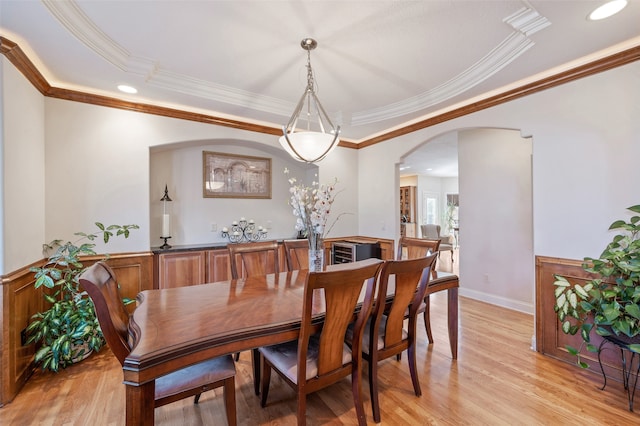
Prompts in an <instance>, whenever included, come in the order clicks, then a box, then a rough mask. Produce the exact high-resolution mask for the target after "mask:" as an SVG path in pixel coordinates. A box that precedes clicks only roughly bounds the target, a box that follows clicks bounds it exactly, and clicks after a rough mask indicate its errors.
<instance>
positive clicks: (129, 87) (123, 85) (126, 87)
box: [118, 84, 138, 93]
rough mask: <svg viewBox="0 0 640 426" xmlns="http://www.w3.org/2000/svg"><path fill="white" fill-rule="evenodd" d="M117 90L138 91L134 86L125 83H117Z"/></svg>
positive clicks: (125, 91)
mask: <svg viewBox="0 0 640 426" xmlns="http://www.w3.org/2000/svg"><path fill="white" fill-rule="evenodd" d="M118 90H120V91H121V92H124V93H138V89H136V88H135V87H131V86H127V85H125V84H121V85H119V86H118Z"/></svg>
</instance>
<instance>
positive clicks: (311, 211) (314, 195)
mask: <svg viewBox="0 0 640 426" xmlns="http://www.w3.org/2000/svg"><path fill="white" fill-rule="evenodd" d="M284 173H285V174H286V175H288V174H289V170H288V169H285V170H284ZM337 183H338V179H337V178H335V179H334V181H333V182H332V183H330V184H326V185H320V184H319V183H318V182H316V181H314V182H312V183H311V186H306V185H303V184H301V183H298V180H297V179H296V178H295V177H290V178H289V184H290V185H291V187H290V188H289V192H290V194H291V199H290V201H289V205H290V206H291V207H293V215H294V216H295V217H296V226H295V229H296V230H297V231H299V232H301V233H302V234H303V235H304V236H305V237H307V238H308V239H309V245H310V247H312V248H313V247H317V242H318V241H320V240H322V239H323V238H324V236H325V235H326V234H328V233H329V232H330V231H331V229H332V228H333V226H334V225H335V223H336V222H337V221H338V219H339V218H340V216H342V214H340V215H338V217H336V219H335V220H334V221H333V223H332V224H331V226H330V227H329V228H328V229H327V221H328V219H329V215H330V214H331V206H332V205H333V201H334V200H335V197H336V195H337V194H338V192H336V185H337ZM325 231H326V232H325Z"/></svg>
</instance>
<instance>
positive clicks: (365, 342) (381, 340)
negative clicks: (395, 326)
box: [345, 312, 409, 355]
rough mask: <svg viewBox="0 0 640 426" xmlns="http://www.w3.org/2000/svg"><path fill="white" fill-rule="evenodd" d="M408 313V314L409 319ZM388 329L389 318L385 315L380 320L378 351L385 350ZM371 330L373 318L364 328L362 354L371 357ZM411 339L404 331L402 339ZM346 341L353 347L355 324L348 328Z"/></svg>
mask: <svg viewBox="0 0 640 426" xmlns="http://www.w3.org/2000/svg"><path fill="white" fill-rule="evenodd" d="M408 315H409V314H408V312H407V317H408ZM386 327H387V317H386V315H383V316H382V318H380V327H379V328H378V349H383V348H384V331H383V330H384V329H385V328H386ZM370 330H371V318H369V320H368V321H367V324H366V325H365V326H364V333H363V334H362V352H364V353H366V354H367V355H369V354H370V353H371V351H370V350H369V340H370V339H369V335H370V334H371V332H370ZM408 337H409V334H408V333H407V331H406V330H404V329H403V330H402V339H403V340H404V339H407V338H408ZM345 341H346V342H347V344H349V345H351V342H353V324H351V325H349V328H347V335H346V336H345Z"/></svg>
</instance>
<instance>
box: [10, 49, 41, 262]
mask: <svg viewBox="0 0 640 426" xmlns="http://www.w3.org/2000/svg"><path fill="white" fill-rule="evenodd" d="M0 70H1V82H0V85H1V86H2V87H1V89H2V90H0V94H1V95H0V102H2V107H1V114H0V129H1V130H2V132H1V133H2V135H1V136H0V138H1V139H0V159H1V161H2V165H1V168H0V170H1V171H2V175H1V176H0V182H1V184H2V185H1V188H2V198H1V200H2V201H1V211H2V214H1V215H0V217H1V218H2V222H1V224H0V235H1V237H0V274H2V273H5V272H9V271H13V270H16V269H18V268H20V267H23V266H25V265H27V264H29V263H31V262H33V261H34V260H37V259H39V258H42V243H44V242H45V238H44V236H45V224H44V222H45V219H44V218H45V215H46V211H45V203H44V193H45V177H44V176H45V144H44V139H45V128H44V119H45V105H44V98H43V97H42V95H41V94H40V93H39V92H38V91H37V90H36V89H35V88H33V86H32V85H31V84H30V83H29V82H28V81H27V80H26V79H25V78H24V77H23V76H22V74H20V73H19V72H18V71H17V70H16V69H15V68H14V67H13V65H12V64H11V63H10V62H9V61H8V60H7V59H5V58H4V56H0Z"/></svg>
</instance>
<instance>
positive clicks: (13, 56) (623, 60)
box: [0, 36, 640, 149]
mask: <svg viewBox="0 0 640 426" xmlns="http://www.w3.org/2000/svg"><path fill="white" fill-rule="evenodd" d="M0 53H2V54H3V55H4V56H5V57H6V58H7V59H8V60H9V61H10V62H11V63H12V64H13V65H14V66H15V67H16V68H17V69H18V71H20V72H21V73H22V74H23V75H24V76H25V77H26V78H27V80H29V82H31V84H32V85H33V86H34V87H35V88H36V89H37V90H38V91H40V93H42V94H43V95H44V96H48V97H52V98H58V99H65V100H70V101H75V102H83V103H88V104H93V105H100V106H106V107H111V108H119V109H124V110H128V111H135V112H142V113H145V114H154V115H161V116H165V117H171V118H178V119H182V120H189V121H197V122H200V123H207V124H213V125H217V126H225V127H232V128H235V129H241V130H247V131H251V132H257V133H264V134H269V135H280V134H281V133H282V129H280V128H278V127H272V126H266V125H262V124H256V123H251V122H247V121H242V120H234V119H229V118H225V117H219V116H215V115H208V114H201V113H196V112H191V111H186V110H180V109H176V108H168V107H162V106H157V105H151V104H144V103H137V102H129V101H123V100H120V99H116V98H111V97H108V96H102V95H96V94H91V93H85V92H80V91H74V90H67V89H61V88H57V87H52V86H51V85H50V84H49V83H48V82H47V81H46V79H45V78H44V77H43V76H42V74H41V73H40V72H39V71H38V69H37V68H36V67H35V65H34V64H33V62H31V61H30V60H29V58H28V57H27V56H26V55H25V54H24V52H23V51H22V49H20V46H18V45H17V44H16V43H14V42H12V41H11V40H8V39H6V38H4V37H2V36H0ZM639 59H640V46H634V47H631V48H629V49H626V50H623V51H621V52H618V53H614V54H612V55H609V56H606V57H604V58H600V59H597V60H594V61H592V62H588V63H586V64H583V65H580V66H577V67H574V68H571V69H569V70H566V71H563V72H559V73H557V74H553V75H551V76H549V77H546V78H542V79H540V80H537V81H534V82H532V83H528V84H525V85H522V86H519V87H517V88H515V89H511V90H507V91H504V92H502V93H499V94H497V95H494V96H490V97H487V98H485V99H481V100H478V101H476V102H473V103H470V104H468V105H464V106H461V107H459V108H456V109H453V110H451V111H447V112H444V113H442V114H438V115H435V116H433V117H429V118H426V119H424V120H420V121H417V122H414V123H410V124H407V125H405V126H403V127H401V128H398V129H394V130H391V131H388V132H386V133H383V134H380V135H377V136H373V137H370V138H367V139H363V140H362V141H360V142H359V143H356V142H354V141H350V140H341V141H340V144H339V146H341V147H344V148H352V149H361V148H366V147H368V146H371V145H375V144H377V143H380V142H384V141H386V140H389V139H393V138H397V137H399V136H404V135H406V134H409V133H413V132H415V131H418V130H422V129H424V128H427V127H431V126H434V125H436V124H439V123H443V122H446V121H449V120H453V119H455V118H459V117H462V116H465V115H468V114H473V113H475V112H477V111H481V110H484V109H487V108H491V107H494V106H497V105H500V104H503V103H506V102H510V101H512V100H515V99H518V98H522V97H524V96H527V95H531V94H533V93H537V92H540V91H542V90H546V89H550V88H552V87H556V86H560V85H562V84H565V83H569V82H571V81H574V80H578V79H581V78H583V77H588V76H590V75H593V74H598V73H601V72H604V71H607V70H610V69H612V68H617V67H620V66H622V65H626V64H629V63H632V62H635V61H637V60H639Z"/></svg>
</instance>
